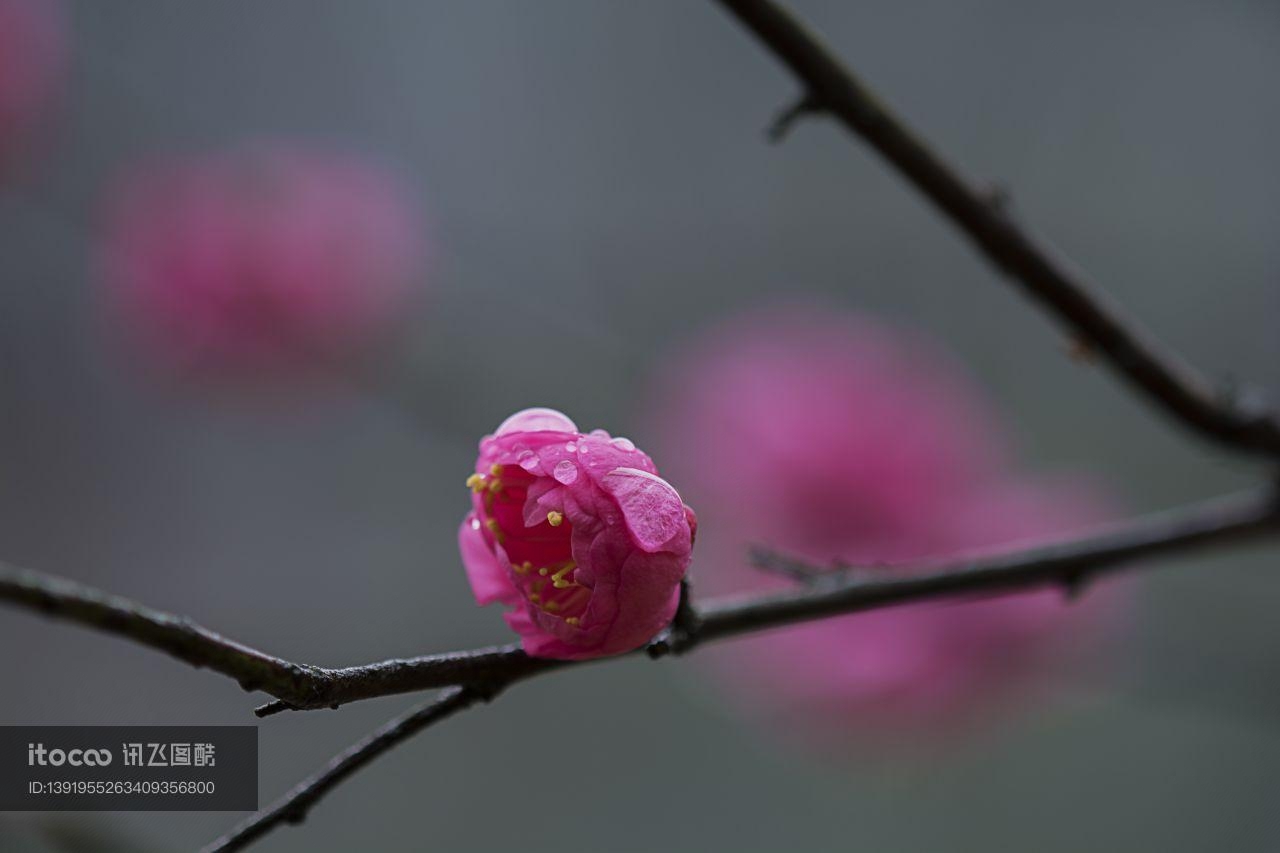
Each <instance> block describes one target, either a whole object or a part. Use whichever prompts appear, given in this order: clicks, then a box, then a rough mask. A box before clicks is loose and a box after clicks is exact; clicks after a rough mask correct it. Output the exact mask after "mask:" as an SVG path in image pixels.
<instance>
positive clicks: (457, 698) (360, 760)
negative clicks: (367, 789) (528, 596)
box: [201, 687, 493, 853]
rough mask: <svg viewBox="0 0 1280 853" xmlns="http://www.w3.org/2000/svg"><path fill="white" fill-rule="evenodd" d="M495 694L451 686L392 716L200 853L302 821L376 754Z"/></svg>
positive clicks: (223, 852)
mask: <svg viewBox="0 0 1280 853" xmlns="http://www.w3.org/2000/svg"><path fill="white" fill-rule="evenodd" d="M492 697H493V694H491V693H490V694H486V693H483V692H481V691H479V690H476V689H474V688H470V687H451V688H449V689H448V690H445V691H444V692H442V693H441V694H440V695H439V696H437V697H436V698H435V699H433V700H431V701H430V702H426V703H423V704H421V705H418V706H416V707H414V708H413V709H411V710H410V711H408V712H406V713H405V714H402V715H401V716H399V717H396V718H394V719H392V720H391V721H390V722H388V723H386V724H384V725H383V726H382V727H381V728H379V729H377V730H376V731H374V732H373V733H371V734H369V735H366V736H365V737H364V738H363V739H361V740H360V741H358V742H356V743H354V744H352V745H351V746H350V747H348V748H347V749H345V750H343V751H342V752H341V753H339V754H338V755H335V756H334V757H333V758H332V759H330V760H329V763H328V765H327V766H326V767H325V768H324V770H322V771H320V772H319V773H316V774H315V775H313V776H309V777H307V778H306V779H304V780H302V781H301V782H299V783H298V784H297V785H296V786H295V787H294V788H293V790H291V791H289V793H287V794H285V795H284V796H283V797H281V798H280V799H279V800H277V801H276V802H275V803H273V804H272V805H271V806H269V807H267V808H265V809H263V810H262V811H260V812H258V813H257V814H255V815H253V816H252V817H250V818H249V819H248V820H246V821H245V822H244V823H241V824H240V825H239V826H237V827H236V828H235V829H233V830H231V831H230V832H228V833H227V834H226V835H224V836H222V837H221V838H219V839H217V840H216V841H213V842H211V843H210V844H209V845H207V846H206V847H204V848H203V849H202V850H201V853H229V851H232V850H243V849H244V848H245V847H248V846H249V845H250V844H252V843H253V842H255V841H257V840H258V839H259V838H261V837H262V836H264V835H266V834H267V833H268V832H270V831H271V830H273V829H275V828H276V827H277V826H279V825H280V824H283V823H290V824H299V823H302V822H303V820H305V819H306V816H307V812H308V811H310V809H311V807H312V806H314V805H315V804H316V803H317V802H319V800H320V799H321V798H322V797H324V796H325V795H326V794H328V793H329V791H331V790H332V789H333V788H334V787H336V786H337V785H339V784H341V783H342V782H343V781H345V780H346V779H347V777H348V776H350V775H352V774H353V773H355V772H356V771H357V770H359V769H360V768H362V767H364V766H365V765H366V764H369V763H370V762H371V761H373V760H374V759H375V758H377V757H379V756H380V755H382V754H383V753H385V752H387V751H389V750H390V749H392V748H393V747H395V746H397V745H398V744H400V743H402V742H404V741H406V740H408V739H409V738H411V737H413V736H414V735H416V734H417V733H418V732H420V731H422V730H423V729H425V728H428V727H429V726H432V725H434V724H435V723H438V722H440V721H441V720H444V719H446V718H447V717H450V716H452V715H454V714H456V713H458V712H459V711H463V710H465V709H467V708H469V707H471V706H472V705H474V704H476V703H477V702H480V701H482V700H483V701H488V700H489V699H491V698H492Z"/></svg>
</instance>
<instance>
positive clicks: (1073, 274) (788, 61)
mask: <svg viewBox="0 0 1280 853" xmlns="http://www.w3.org/2000/svg"><path fill="white" fill-rule="evenodd" d="M719 2H720V4H721V5H722V6H724V7H725V8H726V9H728V10H729V12H730V13H731V14H733V15H734V16H735V17H736V18H737V19H738V20H739V21H740V22H741V23H742V24H743V25H744V26H746V27H747V28H748V29H749V30H750V31H751V32H752V33H754V34H755V35H756V37H757V38H758V39H759V40H760V41H761V42H763V43H764V44H765V46H766V47H767V48H768V49H769V50H770V52H772V53H773V54H774V56H776V57H777V58H778V59H779V60H781V61H782V63H783V64H785V65H786V66H787V67H788V68H789V69H790V70H791V71H792V73H793V74H795V76H796V77H797V78H798V79H799V80H800V83H801V85H802V86H803V87H804V92H803V95H802V97H801V98H800V99H799V100H798V101H797V102H796V105H795V106H793V107H791V108H789V109H788V110H786V111H785V112H783V113H782V115H781V116H780V117H779V118H778V120H777V121H775V122H774V124H773V126H772V128H771V130H770V135H771V137H773V138H774V139H779V138H781V136H782V135H783V134H784V133H785V132H786V130H787V129H788V128H789V127H790V126H791V125H792V124H794V122H795V121H797V120H798V119H800V118H801V117H803V116H804V115H807V114H811V113H816V112H824V113H828V114H830V115H832V116H834V117H835V118H836V119H838V120H839V121H840V122H841V123H843V124H844V125H845V126H846V127H847V128H848V129H849V130H851V131H853V132H854V133H855V134H857V135H858V136H860V137H862V138H863V139H864V140H865V141H866V142H867V143H868V144H870V145H871V146H872V147H873V148H874V149H875V150H876V151H878V152H879V153H880V154H881V155H882V156H883V157H884V158H885V159H887V160H888V161H889V162H890V163H891V164H893V166H894V167H895V168H897V170H898V171H899V172H901V173H902V175H903V176H904V177H905V178H906V179H907V180H909V181H910V182H911V183H912V184H914V185H915V187H916V188H917V189H918V190H920V191H921V192H922V193H924V195H925V196H926V197H928V199H929V200H930V201H932V202H933V204H934V205H935V206H936V207H937V208H938V209H939V210H940V211H941V212H942V213H943V214H945V215H946V216H947V217H948V218H949V219H950V220H951V221H952V222H953V223H955V225H956V226H957V227H959V228H960V230H961V231H963V232H964V233H965V235H966V236H968V238H969V239H970V240H972V241H973V242H974V243H975V244H976V245H977V247H978V248H979V249H980V250H981V251H982V252H983V254H985V255H986V257H987V259H988V260H990V261H991V262H992V263H993V264H995V266H996V267H997V268H999V269H1000V270H1001V271H1002V272H1004V273H1005V274H1006V275H1008V276H1009V277H1010V278H1013V279H1015V280H1016V281H1017V282H1018V283H1019V284H1021V285H1022V287H1023V289H1024V290H1025V291H1026V292H1027V293H1028V294H1029V295H1030V296H1031V297H1032V298H1033V299H1035V300H1036V301H1038V302H1040V303H1041V304H1042V305H1043V306H1044V307H1046V308H1047V309H1049V311H1051V312H1052V313H1054V314H1056V315H1057V316H1058V318H1059V319H1060V320H1062V321H1063V322H1064V323H1065V324H1066V325H1067V326H1068V327H1069V328H1070V329H1071V330H1072V333H1073V334H1074V335H1076V336H1077V337H1078V338H1079V339H1080V340H1081V341H1083V342H1084V343H1086V344H1087V348H1088V349H1090V350H1094V351H1096V352H1098V353H1099V354H1101V355H1102V356H1103V357H1104V358H1105V359H1106V361H1107V362H1108V363H1109V364H1110V365H1111V368H1112V369H1113V370H1114V371H1116V372H1117V373H1118V374H1120V375H1121V376H1122V377H1124V378H1125V379H1127V380H1128V381H1129V382H1130V383H1131V384H1132V386H1133V387H1134V388H1136V389H1137V390H1139V391H1140V392H1141V393H1142V394H1144V395H1145V396H1146V397H1147V398H1148V399H1150V400H1151V401H1153V402H1155V403H1156V404H1157V405H1159V406H1161V407H1163V408H1164V409H1165V410H1166V411H1167V412H1168V413H1169V414H1170V415H1172V416H1173V417H1175V418H1176V419H1178V420H1179V421H1181V422H1182V423H1183V424H1185V425H1186V426H1188V427H1190V428H1191V429H1192V430H1194V431H1195V432H1198V433H1199V434H1200V435H1201V436H1203V437H1205V438H1209V439H1211V440H1213V441H1214V442H1216V443H1217V444H1219V445H1221V446H1223V447H1226V448H1230V449H1232V450H1237V451H1244V452H1250V453H1254V454H1260V455H1264V456H1267V457H1271V458H1280V421H1278V420H1277V419H1276V415H1275V413H1274V412H1273V411H1272V410H1271V409H1270V408H1269V407H1266V406H1263V405H1262V404H1261V403H1260V402H1259V401H1257V400H1255V399H1250V398H1244V397H1241V396H1238V395H1233V394H1232V393H1230V392H1229V391H1228V390H1227V389H1223V388H1217V387H1215V386H1214V385H1213V384H1212V383H1210V382H1209V381H1208V380H1207V379H1205V378H1204V376H1202V375H1201V374H1200V373H1199V372H1197V371H1196V370H1195V369H1193V368H1192V367H1190V366H1189V365H1187V364H1185V363H1184V362H1182V361H1181V360H1180V359H1179V358H1178V357H1177V356H1175V355H1174V354H1173V353H1171V352H1169V351H1168V350H1166V349H1164V348H1163V347H1162V346H1161V345H1160V344H1159V343H1158V342H1157V341H1156V340H1154V339H1153V338H1152V337H1151V336H1150V335H1149V333H1148V332H1147V331H1146V330H1144V329H1143V328H1142V327H1141V326H1139V325H1138V324H1137V323H1136V322H1135V321H1133V320H1132V319H1131V318H1129V317H1126V316H1125V315H1124V314H1123V313H1122V312H1121V310H1120V309H1119V307H1118V306H1116V305H1115V304H1114V303H1113V302H1112V301H1111V300H1110V299H1109V298H1107V297H1106V296H1105V295H1104V294H1103V293H1102V292H1100V291H1099V290H1098V289H1097V288H1096V286H1095V285H1094V283H1093V282H1092V281H1090V280H1089V278H1088V277H1087V276H1086V275H1085V273H1084V272H1082V271H1081V270H1080V269H1078V268H1076V267H1075V266H1074V265H1073V264H1071V263H1070V262H1069V261H1067V260H1066V259H1064V258H1062V257H1060V256H1058V255H1057V254H1056V253H1055V252H1054V251H1053V250H1051V249H1050V248H1049V247H1047V246H1046V245H1044V244H1043V243H1041V242H1040V241H1039V240H1038V239H1037V238H1035V237H1033V236H1032V235H1031V234H1030V233H1029V232H1028V231H1027V230H1026V229H1025V228H1024V227H1023V226H1021V225H1019V224H1018V222H1017V221H1016V220H1015V219H1014V218H1013V217H1012V215H1011V214H1010V211H1009V209H1008V204H1007V203H1005V200H1003V199H1002V198H1000V197H999V194H996V195H994V196H993V194H992V193H990V192H987V191H983V190H982V189H980V188H979V187H977V186H975V185H974V184H973V183H972V182H970V181H969V180H968V179H967V178H965V177H963V176H962V175H961V174H960V173H959V172H958V171H956V169H955V168H954V167H952V166H951V165H950V164H949V163H948V162H947V161H946V160H944V159H943V158H942V157H941V156H940V155H939V154H938V153H937V152H936V151H934V150H933V149H931V148H930V147H929V145H928V144H927V143H926V142H925V141H924V140H923V139H922V138H921V137H920V136H918V135H917V134H916V133H915V132H913V131H912V130H911V129H910V128H909V127H908V126H907V125H906V124H904V123H903V122H902V120H901V119H899V118H898V117H897V116H896V115H894V113H893V112H892V111H891V110H890V109H889V107H888V106H887V105H886V104H885V103H884V102H883V101H882V100H880V98H879V97H878V96H876V95H875V94H874V93H873V92H872V91H871V90H870V89H869V88H868V87H867V85H866V84H865V83H864V82H863V81H861V80H859V79H858V78H857V77H856V76H854V74H853V73H852V72H851V71H850V70H849V69H848V68H847V67H845V65H844V64H843V63H841V62H840V60H839V59H838V58H837V57H836V56H835V55H834V54H833V53H832V52H831V51H830V50H829V49H828V48H827V47H826V46H825V45H824V44H823V43H822V42H821V41H820V40H819V38H818V37H817V36H816V35H814V34H813V33H811V32H810V31H809V30H808V29H807V28H806V27H805V25H804V24H802V23H801V22H800V21H799V20H797V19H796V18H795V17H793V16H792V15H791V13H790V12H788V11H787V10H786V9H785V8H784V7H783V6H782V5H780V4H778V3H775V2H772V0H719Z"/></svg>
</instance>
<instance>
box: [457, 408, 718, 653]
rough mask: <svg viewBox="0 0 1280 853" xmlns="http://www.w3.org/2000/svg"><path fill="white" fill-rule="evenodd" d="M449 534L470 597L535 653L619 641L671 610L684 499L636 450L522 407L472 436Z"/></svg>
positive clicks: (682, 565)
mask: <svg viewBox="0 0 1280 853" xmlns="http://www.w3.org/2000/svg"><path fill="white" fill-rule="evenodd" d="M467 485H468V486H469V487H470V488H471V490H472V492H473V496H472V506H473V509H472V512H471V513H470V514H468V515H467V517H466V518H465V519H464V520H463V522H462V527H461V529H460V530H459V532H458V545H459V548H460V549H461V551H462V561H463V563H464V565H465V566H466V569H467V577H468V579H469V580H470V582H471V589H472V591H473V592H474V593H475V596H476V601H478V602H479V603H480V604H489V603H491V602H494V601H499V602H502V603H503V604H506V605H508V606H509V607H511V608H512V609H511V611H510V612H508V613H507V614H505V615H506V619H507V623H508V624H509V625H510V626H511V628H512V629H513V630H514V631H515V632H516V633H518V634H519V635H520V636H521V638H522V639H523V642H524V648H525V651H527V652H528V653H529V654H531V655H535V656H537V657H547V658H562V659H568V660H579V659H584V658H595V657H603V656H605V655H612V654H618V653H621V652H626V651H630V650H631V649H635V648H638V647H639V646H642V645H644V644H645V643H646V642H648V641H649V640H650V639H652V638H653V637H654V635H656V634H657V633H658V632H659V631H660V630H662V628H663V627H664V626H666V625H667V623H668V622H670V621H671V617H672V616H673V615H674V613H675V609H676V605H677V604H678V603H679V597H680V589H679V587H680V580H681V578H683V577H684V573H685V570H686V569H687V568H688V566H689V559H690V554H691V552H692V550H693V536H694V530H695V528H696V521H695V519H694V515H693V511H692V510H690V509H689V508H688V507H687V506H685V505H684V502H683V501H681V500H680V495H679V494H678V493H677V492H676V490H675V489H673V488H672V487H671V486H670V485H669V484H668V483H667V481H666V480H663V479H662V478H661V477H659V476H658V471H657V469H656V468H655V467H654V464H653V460H651V459H650V458H649V457H648V456H647V455H646V454H645V453H643V452H642V451H640V450H637V449H636V446H635V445H634V444H632V443H631V442H630V441H628V440H627V439H625V438H610V436H609V434H608V433H607V432H605V431H604V430H594V431H592V432H591V433H588V434H583V433H581V432H579V431H578V428H577V427H576V426H575V425H574V423H573V421H571V420H569V418H567V417H566V416H565V415H563V414H561V413H560V412H557V411H554V410H553V409H526V410H524V411H522V412H517V413H516V414H514V415H512V416H511V417H509V418H507V420H506V421H504V422H503V424H502V425H501V426H500V427H498V429H497V431H496V432H495V433H494V434H493V435H490V436H486V437H485V438H484V439H483V440H482V441H481V442H480V456H479V459H477V461H476V470H475V473H474V474H472V475H471V477H469V478H468V479H467Z"/></svg>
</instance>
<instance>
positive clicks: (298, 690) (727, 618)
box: [0, 489, 1280, 716]
mask: <svg viewBox="0 0 1280 853" xmlns="http://www.w3.org/2000/svg"><path fill="white" fill-rule="evenodd" d="M1277 533H1280V507H1278V506H1277V502H1276V500H1275V498H1274V496H1273V493H1272V491H1271V490H1270V489H1262V490H1257V491H1252V492H1246V493H1242V494H1238V495H1234V496H1231V497H1226V498H1218V499H1215V500H1211V501H1206V502H1203V503H1199V504H1194V505H1192V506H1188V507H1184V508H1182V509H1179V510H1174V511H1170V512H1165V513H1159V514H1156V515H1151V516H1146V517H1142V518H1138V519H1134V520H1131V521H1128V522H1124V523H1122V524H1118V525H1113V526H1110V527H1107V528H1104V529H1103V530H1101V531H1100V532H1096V533H1094V534H1092V535H1089V536H1085V537H1083V538H1077V539H1070V540H1065V541H1059V542H1055V543H1052V544H1048V545H1042V546H1039V547H1035V548H1031V549H1023V550H1017V551H1013V552H1006V553H998V554H994V555H985V556H979V557H973V558H968V559H962V560H953V561H948V562H946V563H941V564H933V565H928V566H903V567H898V568H897V569H895V570H894V571H892V572H883V571H877V572H874V573H872V574H870V575H868V574H867V573H862V572H849V571H845V572H837V573H834V574H832V575H831V577H830V580H826V581H818V582H815V583H813V584H811V585H809V586H808V587H806V588H804V589H798V590H794V591H788V592H783V593H771V594H765V595H756V596H749V597H733V598H719V599H713V600H711V601H708V602H705V603H703V604H702V605H700V606H694V605H693V604H692V603H691V602H688V601H686V605H685V608H684V610H683V611H682V612H683V613H684V615H683V617H682V625H681V627H680V630H679V631H678V632H676V633H675V634H673V633H671V632H667V633H666V634H665V635H664V637H663V638H660V639H659V640H658V641H656V642H655V643H653V644H652V645H651V646H650V647H649V649H648V652H649V654H650V655H651V656H653V657H661V656H663V655H666V654H671V653H677V654H678V653H681V652H684V651H688V650H689V649H692V648H694V647H696V646H698V645H701V644H702V643H705V642H708V641H710V640H715V639H721V638H725V637H731V636H734V635H737V634H744V633H748V632H752V631H758V630H762V629H765V628H772V627H778V626H782V625H788V624H792V623H796V622H802V621H805V620H809V619H818V618H822V617H824V616H831V615H835V614H839V613H854V612H858V611H863V610H869V609H872V608H879V607H888V606H892V605H896V604H905V603H908V602H912V601H922V600H926V599H933V598H940V597H945V596H961V595H973V594H979V593H981V594H990V593H999V592H1008V591H1014V590H1018V589H1024V588H1028V587H1035V586H1045V585H1052V584H1062V585H1064V586H1065V585H1073V584H1076V585H1078V584H1080V583H1082V582H1083V581H1084V580H1086V579H1088V578H1091V577H1092V576H1094V575H1097V574H1101V573H1104V572H1111V571H1115V570H1117V569H1119V568H1122V567H1124V566H1126V565H1131V564H1132V561H1134V560H1136V559H1138V558H1147V557H1155V556H1164V555H1172V554H1176V553H1181V552H1183V551H1187V550H1190V549H1193V548H1197V547H1203V546H1206V545H1210V544H1213V545H1226V544H1230V543H1233V542H1237V541H1243V540H1246V539H1250V538H1254V537H1258V536H1262V535H1268V534H1271V535H1274V534H1277ZM771 559H776V558H771ZM788 559H791V558H788ZM1147 565H1149V563H1148V564H1147ZM813 570H814V571H815V572H818V571H820V570H821V569H820V567H816V566H815V567H813ZM0 600H7V601H10V602H13V603H16V604H19V605H21V606H25V607H29V608H32V609H36V610H40V611H43V612H44V613H46V614H47V615H50V616H54V617H58V618H63V619H69V620H71V621H74V622H79V623H82V624H85V625H88V626H90V627H94V628H98V629H100V630H105V631H108V632H110V633H114V634H117V635H120V636H123V637H126V638H128V639H132V640H135V641H137V642H139V643H142V644H143V645H147V646H151V647H153V648H158V649H161V650H162V651H166V652H169V653H171V654H174V655H175V656H177V657H179V658H180V659H182V660H184V661H186V662H188V663H191V664H193V665H196V666H207V667H209V668H210V669H213V670H214V671H216V672H220V673H223V674H224V675H229V676H231V677H232V678H234V679H236V680H238V681H240V683H241V684H242V685H244V684H246V682H248V683H249V684H250V685H252V686H253V687H255V688H256V689H259V690H263V691H265V692H267V693H270V694H271V695H273V696H275V697H276V698H277V699H278V700H280V701H278V702H273V703H270V704H268V705H266V706H263V708H261V709H259V713H260V714H262V715H264V716H265V715H266V714H268V713H274V712H276V711H281V710H286V709H296V710H308V709H314V708H327V707H335V706H338V705H343V704H346V703H348V702H355V701H359V700H362V699H371V698H374V697H378V696H388V695H392V694H398V693H410V692H415V691H421V690H433V689H437V688H441V687H448V686H453V685H468V686H473V687H476V688H477V689H481V690H492V689H494V688H495V687H499V686H501V685H504V684H508V683H510V682H511V681H512V680H514V679H518V678H525V677H528V676H531V675H535V674H538V673H541V672H544V671H547V670H551V669H557V668H561V667H565V666H568V665H570V662H568V661H558V660H546V659H541V658H532V657H529V656H528V655H526V654H525V653H524V652H523V651H521V650H520V648H519V647H518V646H515V645H507V646H496V647H491V648H485V649H475V650H472V651H463V652H448V653H445V654H439V655H427V656H423V657H417V658H404V659H393V660H388V661H381V662H378V663H371V664H366V665H363V666H353V667H344V668H339V669H328V668H324V667H316V666H309V665H306V664H295V663H291V662H289V661H283V660H280V659H279V658H275V657H272V656H270V655H266V654H264V653H263V652H259V651H256V650H254V649H250V648H248V647H247V646H243V645H240V644H238V643H235V642H233V641H231V640H227V639H225V638H223V637H220V636H219V635H217V634H215V633H213V632H212V631H209V630H207V629H204V628H201V627H199V626H198V625H195V624H194V623H192V622H190V621H189V620H187V619H184V618H181V617H177V616H172V615H170V614H167V613H161V612H159V611H155V610H151V609H150V608H146V607H143V606H142V605H139V604H136V603H134V602H131V601H128V600H127V599H122V598H118V597H115V596H109V595H107V594H105V593H102V592H99V591H97V590H94V589H91V588H89V587H85V586H81V585H80V584H76V583H72V582H71V581H67V580H63V579H61V578H55V577H51V576H49V575H43V574H40V573H38V572H29V571H22V570H19V569H14V568H11V567H7V566H4V565H3V564H0Z"/></svg>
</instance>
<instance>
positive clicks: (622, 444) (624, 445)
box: [609, 438, 636, 453]
mask: <svg viewBox="0 0 1280 853" xmlns="http://www.w3.org/2000/svg"><path fill="white" fill-rule="evenodd" d="M609 443H610V444H612V445H613V446H614V447H616V448H618V449H619V450H621V451H623V452H624V453H630V452H631V451H633V450H635V449H636V445H635V442H633V441H632V440H631V439H629V438H615V439H614V440H613V441H611V442H609Z"/></svg>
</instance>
